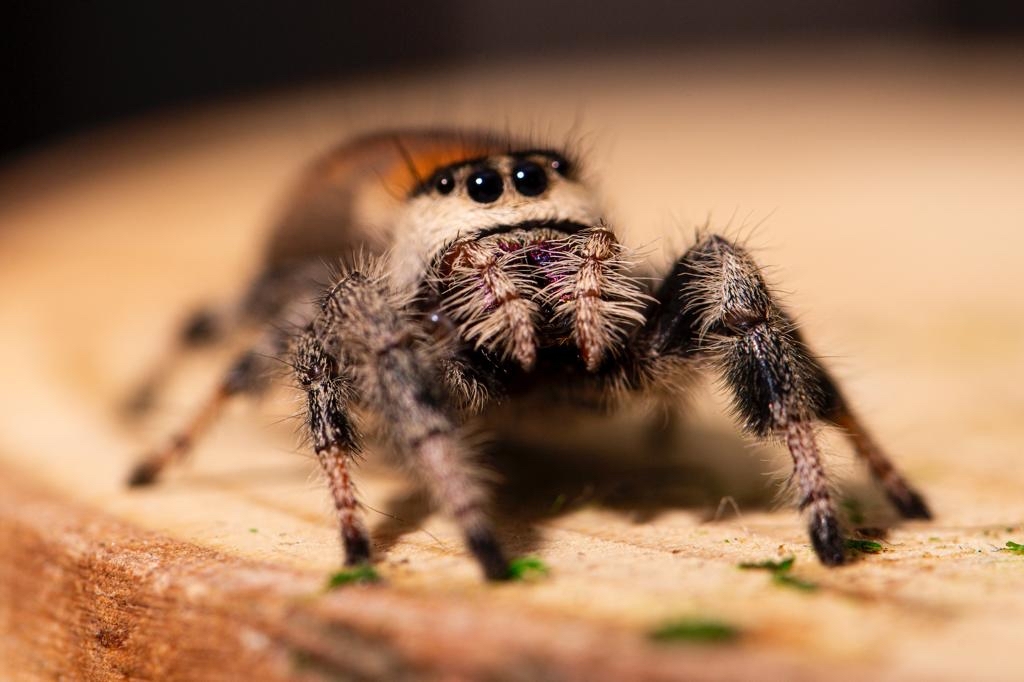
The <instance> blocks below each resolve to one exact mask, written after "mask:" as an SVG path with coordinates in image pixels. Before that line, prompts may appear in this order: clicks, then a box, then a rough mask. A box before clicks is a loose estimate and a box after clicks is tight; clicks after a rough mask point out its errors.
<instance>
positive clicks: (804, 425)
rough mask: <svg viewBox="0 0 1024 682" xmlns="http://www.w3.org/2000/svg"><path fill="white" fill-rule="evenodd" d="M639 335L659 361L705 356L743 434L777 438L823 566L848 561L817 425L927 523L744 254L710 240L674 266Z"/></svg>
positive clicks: (720, 240)
mask: <svg viewBox="0 0 1024 682" xmlns="http://www.w3.org/2000/svg"><path fill="white" fill-rule="evenodd" d="M656 297H657V299H658V302H659V304H658V306H657V308H656V309H655V311H654V313H653V314H652V315H651V317H650V321H649V323H648V326H647V328H646V329H645V334H644V336H643V340H644V343H645V345H646V352H647V353H648V355H649V356H650V357H651V358H653V359H659V358H662V357H665V356H673V355H675V356H681V357H686V358H694V359H695V358H697V357H699V356H705V357H709V358H710V359H711V361H712V362H713V363H714V365H715V366H716V367H717V369H718V370H719V371H720V372H721V373H722V376H723V378H724V380H725V383H726V385H727V386H728V387H729V389H730V391H731V393H732V394H733V402H734V406H735V408H736V411H737V414H738V415H739V416H740V418H741V419H742V421H743V426H744V428H745V429H746V430H747V431H748V432H750V433H752V434H753V435H755V436H757V437H761V438H765V437H770V436H776V437H779V438H781V439H782V440H783V441H784V442H785V444H786V446H787V447H788V449H789V452H790V454H791V456H792V458H793V467H794V479H795V483H796V486H797V489H798V492H799V503H800V507H801V508H802V509H806V510H808V512H809V514H810V535H811V541H812V544H813V545H814V549H815V552H816V553H817V554H818V557H819V559H820V560H821V561H822V563H824V564H827V565H837V564H841V563H843V561H844V541H843V537H842V535H841V533H840V530H839V522H838V515H837V513H836V510H835V505H834V503H833V500H832V495H831V493H830V490H829V485H828V478H827V476H826V472H825V468H824V465H823V463H822V458H821V454H820V451H819V448H818V445H817V439H816V434H815V425H816V422H818V421H821V420H824V421H828V422H832V423H839V424H840V425H843V426H846V427H847V429H848V432H849V435H850V437H851V439H852V440H853V443H854V446H855V447H856V449H857V452H858V454H859V455H860V456H861V457H863V458H864V459H866V460H867V462H868V464H869V467H870V468H871V470H872V473H873V474H874V475H875V477H876V478H877V479H879V480H880V481H881V482H882V483H883V485H884V486H885V489H886V491H887V492H888V493H889V497H890V499H892V500H893V501H894V502H895V503H896V505H897V508H898V509H899V510H900V511H901V512H902V513H903V514H904V515H907V516H925V515H927V508H926V507H925V506H924V502H923V499H922V498H921V496H920V495H919V494H917V493H916V492H914V491H913V489H911V488H910V487H909V486H908V485H907V484H906V482H905V481H904V479H903V478H902V477H901V476H900V475H899V474H898V473H897V472H896V470H895V468H894V467H893V465H892V464H891V462H890V461H889V459H888V458H887V457H886V456H885V455H884V454H883V453H882V451H881V450H880V449H879V448H878V447H877V446H876V445H875V444H874V442H873V441H871V440H870V438H869V437H868V436H867V434H866V432H865V431H864V430H863V427H862V426H861V425H860V422H859V421H857V420H856V419H855V418H854V417H853V416H852V414H851V413H850V411H849V410H848V409H847V408H846V406H845V405H846V404H845V401H844V400H843V398H842V395H841V393H840V391H839V389H838V387H837V385H836V383H835V382H834V381H833V380H832V379H831V378H830V377H829V375H828V373H827V372H826V370H825V369H824V368H823V367H822V365H821V364H820V363H819V362H818V360H816V359H815V358H814V356H813V355H812V354H811V352H810V351H809V350H808V348H807V346H806V344H805V343H804V341H803V339H802V338H801V336H800V334H799V333H798V331H797V330H796V328H795V325H794V323H793V322H792V320H791V319H790V318H789V317H788V316H787V315H786V313H785V312H784V311H783V310H782V309H781V308H780V307H779V305H778V304H777V303H776V302H775V300H774V298H773V297H772V295H771V293H770V291H769V289H768V287H767V286H766V284H765V282H764V279H763V278H762V277H761V274H760V269H759V268H758V266H757V264H756V263H755V262H754V261H753V259H752V258H751V257H750V256H749V255H748V254H747V253H746V252H745V251H744V250H743V249H741V248H740V247H738V246H736V245H735V244H732V243H730V242H728V241H727V240H725V239H723V238H722V237H719V236H716V235H711V236H707V237H704V238H702V239H701V240H700V242H699V243H698V244H697V245H696V246H694V247H693V248H691V249H690V250H689V251H688V252H687V253H686V254H684V255H683V256H682V258H680V259H679V261H677V263H676V265H675V266H674V267H673V269H672V271H671V273H670V274H669V276H668V277H667V278H666V279H665V281H664V282H663V284H662V286H661V288H660V290H659V291H658V292H657V296H656Z"/></svg>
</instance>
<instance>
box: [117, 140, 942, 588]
mask: <svg viewBox="0 0 1024 682" xmlns="http://www.w3.org/2000/svg"><path fill="white" fill-rule="evenodd" d="M325 262H335V263H337V262H340V263H341V269H340V271H339V270H335V271H334V272H333V280H332V281H331V283H330V284H329V285H328V286H324V285H323V284H320V285H319V288H318V285H316V284H314V282H316V281H317V279H318V276H320V277H323V276H325V274H324V272H323V270H324V268H325V266H324V265H323V264H324V263H325ZM629 265H630V264H629V262H628V259H627V257H626V254H625V252H624V250H623V247H622V246H620V244H619V242H618V241H617V240H616V237H615V233H614V232H613V231H612V228H611V227H610V226H608V225H607V224H606V223H605V222H604V221H603V219H602V213H601V211H600V209H599V207H598V203H597V201H596V198H595V196H594V195H593V194H592V192H591V191H590V190H589V189H588V188H587V187H586V185H585V184H584V183H583V182H582V181H581V179H580V176H579V173H578V169H577V168H576V165H575V164H574V163H573V161H571V160H569V159H568V158H567V156H566V155H565V154H564V153H562V152H560V151H557V150H552V149H545V148H531V147H530V146H528V145H520V144H516V143H515V142H511V143H510V142H509V141H508V140H507V139H505V140H500V139H499V138H498V137H495V136H491V135H487V134H476V133H465V132H455V131H429V132H423V131H420V132H414V131H400V132H390V133H381V134H374V135H369V136H364V137H361V138H358V139H355V140H353V141H351V142H350V143H348V144H345V145H343V146H340V147H338V148H336V149H334V150H333V151H331V152H329V153H328V154H326V155H325V156H324V157H323V158H321V159H320V160H319V161H318V162H317V163H315V164H314V165H313V166H312V167H311V168H310V170H309V171H308V172H307V173H306V175H305V176H304V179H303V180H302V182H301V183H300V185H299V187H298V189H297V191H296V192H295V195H294V196H293V198H292V201H291V202H290V203H289V204H288V207H287V210H286V211H285V212H284V214H283V216H282V219H281V221H280V223H279V224H278V226H277V229H276V230H275V231H274V232H273V234H272V236H271V238H270V240H269V245H268V248H267V249H266V252H265V260H264V263H263V267H262V270H261V271H260V274H259V275H258V277H256V279H255V281H253V282H252V283H251V285H250V286H249V288H248V290H247V293H246V294H245V295H244V296H243V297H242V299H241V300H240V301H239V302H238V303H237V304H235V305H234V306H232V307H230V308H228V309H226V310H223V311H221V312H219V313H216V314H214V313H209V312H207V313H201V314H199V315H197V316H196V317H195V318H194V319H193V320H192V321H191V322H190V323H189V324H188V325H187V328H186V329H185V330H184V333H183V334H182V339H181V344H182V346H186V347H187V346H196V345H199V344H201V343H203V342H208V341H211V340H213V339H216V338H219V337H222V336H224V335H226V334H227V333H229V332H235V331H238V330H241V329H243V328H246V327H248V328H250V329H252V328H260V329H262V336H261V337H260V341H259V342H258V343H257V344H256V345H255V346H254V347H253V348H252V349H251V350H250V351H249V352H246V353H244V354H243V355H241V356H240V357H239V358H238V359H237V361H236V362H235V363H234V365H233V366H232V367H231V368H230V370H229V371H228V372H227V374H226V375H225V377H224V378H223V380H222V382H221V383H220V385H219V388H218V389H217V391H216V393H215V394H214V395H213V396H212V397H211V398H210V399H209V400H208V402H207V403H206V404H205V406H204V407H203V408H202V409H201V410H200V411H199V413H198V414H197V415H196V417H195V418H194V419H193V420H192V421H191V422H190V423H189V424H187V425H186V426H185V428H184V429H182V430H181V431H180V432H179V433H178V435H176V436H175V437H173V438H172V439H170V441H169V442H168V443H167V444H166V446H165V447H163V448H162V449H160V450H158V451H156V452H155V453H154V454H152V455H150V456H149V457H147V458H145V459H144V460H142V461H141V462H140V463H139V464H138V466H137V467H136V468H135V469H134V471H133V473H132V475H131V478H130V483H131V485H143V484H147V483H151V482H153V481H154V480H155V479H156V478H157V476H158V475H159V474H160V472H161V471H162V470H163V469H164V468H165V467H166V466H167V465H168V464H170V463H171V462H173V461H175V460H178V459H181V458H182V457H183V456H184V455H185V454H186V452H187V451H188V450H189V449H190V447H191V445H192V444H193V442H194V440H195V438H196V436H197V435H198V434H199V432H200V431H201V430H202V429H203V428H204V427H205V426H206V425H208V424H209V423H210V421H211V419H212V418H213V417H214V416H215V415H216V413H217V412H218V411H219V409H220V408H221V407H222V406H223V405H224V403H225V402H226V401H227V400H228V399H229V398H231V397H232V396H235V395H238V394H245V393H253V392H256V391H258V390H260V389H262V388H263V387H264V385H265V383H266V381H265V379H264V376H265V375H266V373H267V369H268V366H270V365H271V364H272V363H273V359H274V358H284V359H285V360H286V362H287V363H288V364H289V365H290V366H291V367H292V368H293V371H294V376H295V379H296V380H297V382H298V384H299V386H300V387H301V389H302V391H304V392H305V397H306V401H305V402H306V413H305V427H306V429H307V430H308V435H309V438H310V441H311V443H312V446H313V449H314V450H315V452H316V456H317V458H318V461H319V463H320V465H321V467H322V469H323V473H324V475H325V476H326V479H327V483H328V485H329V487H330V491H331V495H332V496H333V498H334V504H335V507H336V509H337V513H338V520H339V523H340V526H341V538H342V542H343V544H344V548H345V561H346V563H347V564H360V563H363V562H368V561H370V560H371V555H372V552H371V543H370V537H369V534H368V532H367V529H366V526H365V524H364V522H363V519H362V515H361V509H360V503H359V502H358V500H357V498H356V494H355V490H354V487H353V483H352V479H351V476H350V472H349V469H350V466H351V464H352V462H353V458H354V456H355V455H356V454H357V453H358V452H359V451H360V448H361V447H362V444H363V436H362V434H361V433H360V431H359V429H357V428H356V425H355V422H354V418H353V411H354V410H358V411H359V412H360V413H365V414H367V415H371V416H373V417H375V418H376V422H377V423H378V424H379V425H380V428H379V431H380V435H381V436H383V437H384V438H385V439H386V440H387V441H388V443H389V445H390V446H391V447H392V448H393V449H394V450H395V451H396V452H397V453H399V454H401V455H402V457H403V458H404V459H406V460H408V462H409V463H410V465H412V466H413V468H415V469H417V470H418V471H419V473H420V474H421V476H422V478H423V480H424V481H425V482H426V484H427V487H428V488H429V490H430V492H431V493H432V496H433V499H434V500H435V502H436V504H437V505H438V506H439V507H441V508H442V509H443V510H444V511H445V512H446V513H447V514H448V515H450V516H451V518H453V519H454V520H455V522H456V523H457V524H458V525H459V527H460V528H461V531H462V533H463V534H464V536H465V540H466V543H467V545H468V546H469V549H470V550H471V551H472V553H473V554H474V555H475V557H476V558H477V560H478V561H479V563H480V565H481V566H482V568H483V572H484V574H485V575H486V576H487V578H489V579H493V580H499V579H502V578H505V577H506V576H507V574H508V566H507V563H506V559H505V555H504V554H503V552H502V549H501V546H500V545H499V544H498V541H497V540H496V538H495V535H494V530H493V527H492V524H491V521H490V519H489V517H488V513H487V510H486V507H487V491H486V490H485V486H484V485H483V482H482V480H481V477H480V476H479V473H478V471H477V470H476V469H475V468H474V466H473V464H472V460H473V449H474V448H473V447H472V446H471V445H470V444H469V443H467V442H466V440H465V439H464V438H463V437H462V436H461V435H460V434H461V433H462V431H461V430H460V426H461V425H462V424H464V423H466V422H467V421H470V420H473V419H474V418H476V417H477V416H478V415H480V414H481V413H482V412H483V411H485V410H487V409H488V408H489V407H491V406H493V405H496V404H498V403H501V402H504V401H509V400H513V399H519V398H523V397H525V396H527V394H536V393H537V392H544V391H548V390H552V389H554V388H557V389H558V390H559V391H565V390H568V391H570V392H573V391H575V392H577V394H578V395H580V396H583V395H587V396H593V395H598V396H600V398H601V402H602V403H603V405H604V407H606V408H608V409H611V408H614V407H615V406H616V405H617V404H620V403H621V402H622V401H623V400H624V399H625V398H627V397H628V396H630V395H635V394H649V393H651V392H662V394H664V393H665V392H668V393H669V394H671V393H672V392H673V391H677V390H678V389H679V385H680V383H681V379H682V378H685V377H686V376H687V375H688V374H693V370H694V369H695V368H703V367H710V368H713V369H714V370H715V371H716V372H718V373H719V374H720V375H721V377H722V378H723V379H724V382H725V385H726V386H727V387H728V389H729V390H730V392H731V394H732V398H733V401H734V403H735V408H736V413H737V414H738V416H739V418H740V419H741V421H742V426H743V428H744V429H745V430H746V431H747V432H748V433H749V434H751V435H752V436H754V437H757V438H762V439H763V438H772V437H777V438H779V439H781V440H782V441H783V442H784V443H785V444H786V446H787V447H788V449H789V452H790V454H791V455H792V458H793V469H794V470H793V478H794V481H795V484H796V488H797V490H798V492H799V504H800V507H801V508H802V509H806V510H807V512H808V514H809V517H810V528H809V530H810V537H811V542H812V544H813V546H814V550H815V552H816V553H817V555H818V557H819V559H820V560H821V562H822V563H823V564H826V565H828V566H835V565H838V564H841V563H843V561H844V540H843V536H842V534H841V531H840V527H839V522H838V519H837V514H836V507H835V503H834V501H833V498H832V495H831V494H830V491H829V486H828V481H827V477H826V475H825V470H824V468H823V465H822V460H821V456H820V454H819V450H818V446H817V443H816V441H817V439H816V435H815V431H816V424H817V423H818V422H824V423H826V424H833V425H837V426H839V427H841V428H843V429H844V430H845V432H846V434H847V435H848V437H849V438H850V440H851V441H852V443H853V447H854V449H855V450H856V452H857V454H858V455H859V456H860V457H862V458H863V459H864V461H865V462H866V464H867V466H868V468H869V469H870V471H871V473H872V474H873V476H874V478H875V479H876V480H877V482H878V483H879V485H881V487H882V488H883V489H884V491H885V493H886V494H887V495H888V497H889V499H890V500H891V502H892V503H893V505H895V507H896V509H897V510H899V513H900V514H901V515H902V516H904V517H906V518H929V516H930V514H929V511H928V508H927V506H926V505H925V502H924V500H923V498H922V497H921V496H920V495H919V494H918V493H917V492H916V491H915V490H914V489H913V488H912V487H910V485H908V483H907V482H906V481H905V479H904V478H903V477H902V476H901V475H900V474H899V472H898V471H897V470H896V469H895V467H894V466H893V464H892V463H891V462H890V460H889V458H888V457H887V456H886V455H885V454H884V453H883V452H882V450H881V448H880V447H879V446H878V445H877V444H876V443H875V442H874V441H873V440H872V439H871V437H870V436H869V435H868V433H867V432H866V431H865V429H864V427H863V426H862V425H861V423H860V421H859V420H858V419H857V417H856V416H854V414H853V413H852V412H851V410H850V408H849V406H848V404H847V402H846V400H845V399H844V398H843V396H842V394H841V392H840V390H839V388H838V386H837V385H836V383H835V381H834V380H833V379H832V378H831V377H830V376H829V374H828V372H827V371H826V370H825V369H824V368H823V367H822V365H821V364H820V363H819V362H818V360H816V359H815V358H814V356H813V355H812V354H811V353H810V352H809V351H808V349H807V346H806V345H805V343H804V341H803V339H802V338H801V335H800V333H799V332H798V331H797V329H796V325H795V324H794V322H793V320H792V319H791V318H790V317H789V316H788V315H787V314H786V312H785V311H784V310H783V309H782V308H781V307H780V306H779V304H778V303H777V302H776V301H775V299H774V298H773V296H772V294H771V292H770V291H769V290H768V288H767V287H766V285H765V282H764V280H763V278H762V276H761V274H760V270H759V268H758V266H757V265H756V264H755V263H754V261H753V260H752V259H751V257H750V256H749V255H748V254H747V253H746V252H745V251H744V250H743V249H742V248H740V247H739V246H737V245H736V244H734V243H731V242H730V241H728V240H726V239H724V238H723V237H720V236H716V235H710V234H709V235H704V236H701V237H700V238H699V239H698V242H697V244H696V245H694V246H693V247H692V248H690V249H689V250H688V251H686V252H685V253H683V254H682V255H681V256H680V257H679V258H678V260H676V261H675V264H674V265H673V266H672V268H671V270H670V271H669V272H668V274H666V275H665V276H664V277H663V278H662V279H661V280H660V282H658V283H657V284H656V285H650V284H648V282H647V280H645V279H642V278H640V277H637V276H635V275H634V274H631V272H632V271H631V270H630V267H629ZM339 272H340V274H338V273H339ZM320 281H321V282H323V281H324V280H323V279H320ZM296 315H298V316H299V317H300V318H301V319H302V320H303V322H302V324H301V325H299V326H298V327H297V329H289V328H288V325H284V324H281V321H282V320H284V319H286V318H294V316H296ZM152 388H153V387H152V385H150V386H149V387H148V388H147V389H146V390H144V391H143V392H141V393H140V396H148V395H149V394H150V393H151V389H152ZM140 400H141V398H140ZM581 400H582V398H581ZM588 400H589V398H588Z"/></svg>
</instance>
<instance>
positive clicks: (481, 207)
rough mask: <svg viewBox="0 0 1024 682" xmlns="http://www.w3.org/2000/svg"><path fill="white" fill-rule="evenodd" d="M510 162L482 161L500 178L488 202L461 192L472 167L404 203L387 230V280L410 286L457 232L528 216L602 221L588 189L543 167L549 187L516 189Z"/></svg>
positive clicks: (504, 159)
mask: <svg viewBox="0 0 1024 682" xmlns="http://www.w3.org/2000/svg"><path fill="white" fill-rule="evenodd" d="M514 163H515V160H514V159H512V158H511V157H496V158H494V159H491V160H490V162H489V163H487V164H486V165H487V166H489V167H491V168H494V169H495V170H497V171H499V172H500V173H501V174H502V175H503V176H504V179H505V189H504V191H503V192H502V194H501V197H499V198H498V200H497V201H494V202H492V203H489V204H481V203H479V202H476V201H473V200H472V199H471V198H470V197H469V195H468V194H467V192H466V178H467V177H468V176H469V175H470V174H472V172H473V171H474V170H476V168H475V167H474V168H464V169H460V170H459V171H457V172H455V173H454V176H455V189H454V191H452V193H451V194H447V195H443V194H439V193H437V192H436V191H433V190H429V191H427V192H426V193H424V194H420V195H417V196H414V197H412V198H411V199H409V200H408V201H407V202H406V203H405V205H404V206H403V207H402V208H401V209H400V211H399V214H398V217H397V220H396V221H395V223H394V227H393V230H394V232H393V233H392V235H391V241H392V250H391V256H392V259H393V260H392V263H393V268H392V280H393V284H394V285H395V286H396V287H398V288H400V289H409V288H412V287H415V286H416V285H417V284H418V283H419V281H420V280H421V279H422V277H423V274H424V272H425V271H426V267H427V264H428V263H430V261H431V259H432V258H433V257H434V256H435V255H436V254H437V252H438V251H439V250H441V249H442V248H444V246H445V245H446V244H449V243H451V242H453V241H454V240H456V239H458V238H459V237H466V236H471V235H473V234H474V233H477V232H480V231H483V230H487V229H490V228H494V227H500V226H503V225H516V224H519V223H523V222H527V221H538V222H543V223H556V222H563V221H569V222H574V223H579V224H581V225H587V226H592V225H597V224H598V223H599V222H600V221H601V211H600V209H599V207H598V205H597V201H596V200H595V198H594V195H593V194H592V193H591V192H590V190H589V189H588V188H587V187H585V186H584V185H583V184H581V183H579V182H577V181H575V180H572V179H569V178H564V177H562V176H561V175H558V174H557V173H554V172H551V171H549V172H548V188H547V190H546V191H545V192H544V193H543V194H541V195H540V196H536V197H526V196H523V195H521V194H519V193H518V192H517V191H516V190H515V187H514V186H513V184H512V180H511V169H512V166H513V164H514Z"/></svg>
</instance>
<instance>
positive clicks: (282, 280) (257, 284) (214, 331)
mask: <svg viewBox="0 0 1024 682" xmlns="http://www.w3.org/2000/svg"><path fill="white" fill-rule="evenodd" d="M311 277H313V275H312V273H310V272H309V268H308V267H299V266H295V265H293V266H291V267H279V268H273V269H271V268H267V269H265V270H264V271H263V272H262V273H261V274H260V275H259V276H258V277H256V278H255V280H254V281H253V282H252V283H251V284H250V285H249V287H248V289H247V290H246V292H245V294H244V296H242V297H241V299H240V300H238V301H235V302H234V303H231V304H228V305H223V306H219V307H218V306H205V307H202V308H199V309H198V310H196V311H194V312H193V313H192V314H191V315H190V316H189V317H188V318H186V320H185V322H184V323H183V324H182V325H181V327H180V329H179V330H178V332H177V334H176V335H175V338H174V339H173V340H172V342H171V343H170V344H169V345H168V347H167V349H166V350H165V352H164V353H163V355H162V356H161V357H159V358H158V359H157V360H156V362H154V363H153V364H152V365H151V366H150V368H149V370H148V371H147V372H146V374H145V375H144V377H143V379H142V380H141V381H139V383H138V384H137V385H136V387H135V388H134V389H133V390H132V391H131V392H130V393H129V396H128V400H126V401H125V403H124V406H123V407H124V412H125V414H126V415H127V416H128V417H130V418H138V417H141V416H143V415H145V414H146V413H148V412H149V411H150V410H152V408H153V406H154V405H155V404H156V401H157V398H158V396H159V395H160V392H161V391H162V390H163V387H164V386H165V385H166V384H167V382H168V381H169V380H170V379H171V377H172V376H173V375H174V373H175V372H176V371H177V369H178V368H179V366H180V363H181V362H182V361H184V360H185V359H186V358H187V357H188V356H189V355H190V354H191V353H192V352H194V351H196V350H199V349H201V348H206V347H209V346H213V345H216V344H218V343H220V342H222V341H224V340H227V339H229V338H233V337H236V336H238V335H239V334H241V333H243V332H244V331H245V330H253V329H259V328H262V327H263V326H265V325H267V324H269V323H270V322H271V321H273V320H275V319H277V318H279V317H280V316H281V314H282V311H283V310H284V309H286V307H287V306H288V305H289V304H290V303H291V301H293V300H295V298H296V296H297V295H299V292H302V291H304V290H308V289H309V283H308V282H307V281H305V280H308V279H309V278H311Z"/></svg>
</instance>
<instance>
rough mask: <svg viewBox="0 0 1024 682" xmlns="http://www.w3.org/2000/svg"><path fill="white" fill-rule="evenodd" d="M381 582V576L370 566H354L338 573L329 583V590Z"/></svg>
mask: <svg viewBox="0 0 1024 682" xmlns="http://www.w3.org/2000/svg"><path fill="white" fill-rule="evenodd" d="M379 581H380V574H378V573H377V570H376V569H375V568H374V567H373V566H370V565H368V564H363V565H362V566H354V567H352V568H346V569H343V570H340V571H338V572H337V573H335V574H334V575H332V576H331V577H330V580H328V581H327V589H329V590H333V589H337V588H339V587H344V586H346V585H357V584H365V583H375V582H379Z"/></svg>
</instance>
